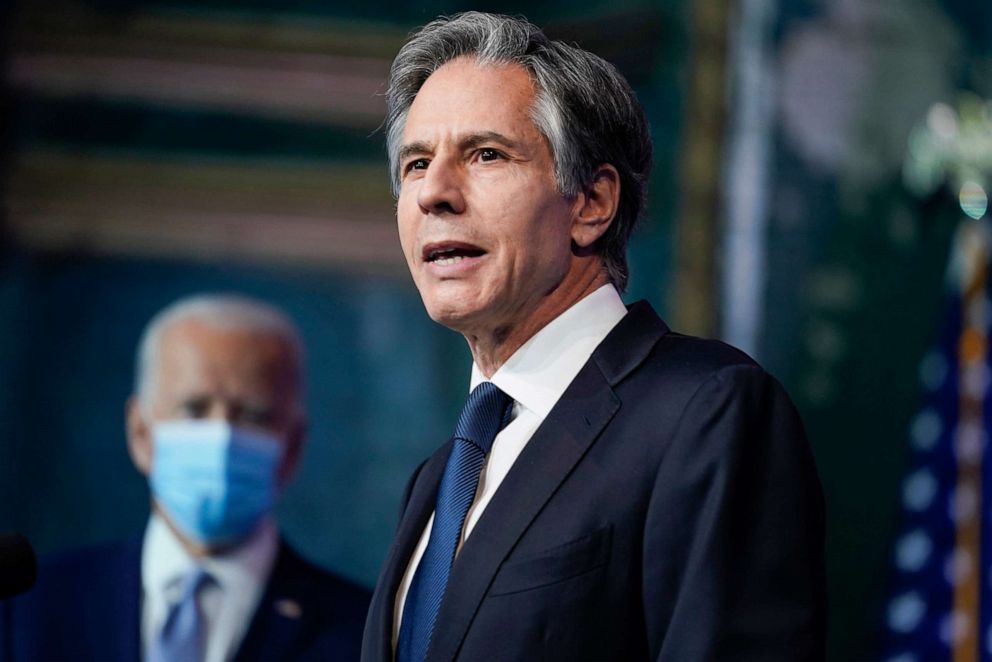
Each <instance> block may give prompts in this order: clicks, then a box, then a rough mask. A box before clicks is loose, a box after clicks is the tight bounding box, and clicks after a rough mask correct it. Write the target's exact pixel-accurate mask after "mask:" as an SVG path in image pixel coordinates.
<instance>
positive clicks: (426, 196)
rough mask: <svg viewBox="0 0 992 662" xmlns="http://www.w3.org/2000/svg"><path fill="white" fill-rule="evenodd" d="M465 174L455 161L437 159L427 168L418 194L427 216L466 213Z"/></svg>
mask: <svg viewBox="0 0 992 662" xmlns="http://www.w3.org/2000/svg"><path fill="white" fill-rule="evenodd" d="M463 185H464V181H463V172H462V168H461V166H460V165H459V164H458V163H456V162H454V160H453V159H447V158H435V159H433V160H432V161H431V162H430V163H429V164H428V166H427V171H426V172H425V173H424V178H423V180H421V182H420V190H419V191H418V193H417V204H418V205H420V209H421V210H422V211H423V212H424V213H425V214H461V213H463V212H464V211H465V197H464V194H463V190H462V189H463Z"/></svg>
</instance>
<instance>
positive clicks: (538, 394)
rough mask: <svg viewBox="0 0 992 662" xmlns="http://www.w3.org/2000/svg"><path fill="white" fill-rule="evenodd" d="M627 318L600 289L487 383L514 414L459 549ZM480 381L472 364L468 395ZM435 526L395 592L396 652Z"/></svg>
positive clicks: (615, 298) (609, 290) (612, 294)
mask: <svg viewBox="0 0 992 662" xmlns="http://www.w3.org/2000/svg"><path fill="white" fill-rule="evenodd" d="M626 314H627V308H626V307H625V306H624V305H623V301H622V300H621V299H620V295H619V294H617V291H616V289H615V288H614V287H613V285H603V286H602V287H600V288H599V289H598V290H596V291H595V292H593V293H591V294H589V295H588V296H587V297H585V298H584V299H582V300H581V301H578V302H577V303H575V304H573V305H572V307H571V308H569V309H568V310H566V311H565V312H563V313H562V314H561V315H559V316H558V317H556V318H555V319H553V320H552V321H551V322H549V323H548V324H547V326H545V327H544V328H543V329H541V330H540V331H538V332H537V333H536V334H534V335H533V336H532V337H531V338H530V339H529V340H528V341H527V342H526V343H524V344H523V345H521V346H520V348H519V349H517V351H516V352H514V353H513V355H512V356H511V357H510V358H509V359H507V361H506V363H504V364H503V365H502V366H500V368H499V370H497V371H496V373H495V374H494V375H493V376H492V378H491V379H490V380H489V381H491V382H492V383H493V384H495V385H496V386H498V387H499V389H500V390H501V391H503V392H504V393H506V394H507V395H509V396H510V397H511V398H513V401H514V403H513V415H512V418H511V420H510V422H509V423H508V424H507V426H506V427H505V428H503V429H502V430H501V431H500V433H499V434H497V435H496V439H495V440H494V441H493V447H492V449H491V450H490V451H489V455H488V456H487V457H486V463H485V466H484V467H483V469H482V475H481V476H480V478H479V487H478V489H477V491H476V495H475V500H474V501H473V502H472V505H471V506H470V507H469V510H468V514H467V515H466V516H465V525H464V527H463V529H462V538H461V541H460V542H459V548H460V547H461V545H462V544H464V542H465V540H467V539H468V536H469V534H470V533H471V532H472V529H473V528H474V527H475V525H476V523H478V521H479V518H480V517H482V513H483V511H484V510H485V509H486V506H487V505H488V504H489V501H490V499H492V498H493V495H494V494H495V493H496V490H497V488H499V485H500V483H501V482H503V478H504V477H505V476H506V474H507V473H508V472H509V471H510V467H512V466H513V463H514V462H516V460H517V457H518V456H519V455H520V453H521V452H522V451H523V449H524V446H526V445H527V442H528V441H530V438H531V437H532V436H533V435H534V432H536V431H537V428H538V427H540V425H541V423H543V422H544V419H545V418H547V416H548V414H549V413H550V412H551V409H552V408H553V407H554V406H555V403H556V402H558V400H559V398H561V396H562V394H563V393H564V392H565V389H567V388H568V385H569V384H571V383H572V380H573V379H575V376H576V375H577V374H578V373H579V370H581V369H582V366H583V365H585V363H586V361H587V360H588V359H589V356H590V355H591V354H592V353H593V350H595V349H596V347H597V346H598V345H599V343H601V342H602V341H603V339H604V338H605V337H606V335H607V334H608V333H609V332H610V331H611V330H612V329H613V327H614V326H616V325H617V322H619V321H620V320H621V319H622V318H623V316H624V315H626ZM483 381H486V377H485V375H483V374H482V372H481V371H480V370H479V367H478V366H477V365H475V363H473V364H472V381H471V386H470V389H469V392H471V391H472V389H474V388H475V387H476V386H478V385H479V383H481V382H483ZM433 524H434V515H433V514H432V515H431V518H430V520H428V522H427V526H426V527H425V528H424V532H423V533H422V534H421V536H420V541H419V542H418V543H417V547H416V548H415V549H414V551H413V555H412V556H411V557H410V563H409V565H407V568H406V573H405V574H404V575H403V581H402V582H401V583H400V587H399V590H398V591H397V592H396V602H395V612H394V618H393V649H394V650H395V648H396V640H397V638H398V637H399V631H400V621H401V620H402V618H403V605H404V604H405V603H406V594H407V591H408V590H409V589H410V582H411V581H413V575H414V573H415V572H416V569H417V566H418V565H419V564H420V559H421V557H422V556H423V555H424V550H425V549H426V548H427V541H428V539H429V538H430V534H431V527H432V526H433Z"/></svg>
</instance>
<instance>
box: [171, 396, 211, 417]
mask: <svg viewBox="0 0 992 662" xmlns="http://www.w3.org/2000/svg"><path fill="white" fill-rule="evenodd" d="M179 411H180V413H181V414H182V416H183V417H184V418H206V417H207V415H208V414H209V413H210V401H209V400H208V399H207V398H193V399H190V400H185V401H183V402H182V403H180V405H179Z"/></svg>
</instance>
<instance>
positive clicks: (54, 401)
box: [0, 0, 992, 660]
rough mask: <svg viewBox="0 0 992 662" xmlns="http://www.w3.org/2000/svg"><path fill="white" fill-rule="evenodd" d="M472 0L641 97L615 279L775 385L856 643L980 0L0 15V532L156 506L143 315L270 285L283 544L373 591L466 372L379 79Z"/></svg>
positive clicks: (987, 28)
mask: <svg viewBox="0 0 992 662" xmlns="http://www.w3.org/2000/svg"><path fill="white" fill-rule="evenodd" d="M466 9H483V10H489V11H500V12H503V13H522V14H524V15H526V16H527V17H528V18H529V19H530V20H532V21H534V22H536V23H538V24H539V25H542V26H543V27H545V28H546V31H547V32H548V33H549V34H551V36H553V37H556V38H561V39H566V40H568V41H574V42H578V43H579V44H580V45H582V46H584V47H585V48H588V49H590V50H593V51H595V52H597V53H599V54H600V55H602V56H604V57H606V58H607V59H609V60H611V61H612V62H614V63H615V64H616V65H617V66H618V67H619V68H620V69H621V70H622V71H623V72H624V73H625V74H626V75H627V77H628V78H629V80H630V81H631V83H632V84H633V86H634V87H635V89H636V91H637V93H638V95H639V97H640V99H641V100H642V102H643V104H644V106H645V108H646V111H647V113H648V116H649V120H650V122H651V125H652V131H653V140H654V148H655V169H654V175H653V178H652V182H651V187H650V192H649V196H650V197H649V204H648V212H647V216H646V218H645V222H644V224H643V226H642V227H641V228H640V229H639V230H638V232H637V233H636V234H635V237H634V240H633V245H632V246H631V258H632V260H631V261H632V282H631V287H630V291H629V292H628V293H627V295H626V296H625V299H626V300H627V301H633V300H636V299H640V298H647V299H649V300H650V301H651V302H652V303H653V304H654V305H655V307H656V308H657V309H658V310H659V311H660V312H661V313H662V315H663V316H665V317H666V318H667V319H668V321H669V322H670V323H671V324H672V325H673V326H674V327H676V328H677V329H679V330H683V331H688V332H693V333H700V334H704V335H710V336H717V337H723V338H725V339H727V340H729V341H730V342H733V343H736V344H740V345H742V346H743V347H744V348H745V349H746V350H747V351H749V352H751V353H752V354H754V355H755V356H756V357H757V358H758V359H759V360H760V361H761V362H762V363H763V364H764V365H765V366H766V367H767V368H769V370H771V372H773V373H774V374H775V375H777V376H778V377H779V379H781V380H782V381H783V382H784V383H785V385H786V387H787V388H788V390H789V391H790V393H791V394H792V395H793V397H794V399H795V400H796V402H797V404H798V405H799V407H800V410H801V411H802V413H803V416H804V419H805V421H806V424H807V427H808V431H809V435H810V438H811V441H812V443H813V445H814V450H815V452H816V455H817V460H818V463H819V467H820V471H821V474H822V478H823V483H824V488H825V492H826V495H827V499H828V516H829V524H828V527H829V530H828V536H829V540H828V560H829V574H830V593H831V634H830V637H831V638H830V646H831V648H830V657H831V659H834V660H861V659H872V655H873V654H874V651H875V650H876V649H875V646H876V643H875V642H876V635H877V630H878V623H879V621H880V618H881V613H882V600H883V597H884V588H885V580H886V573H887V568H888V559H889V553H890V551H889V550H890V546H891V536H892V534H893V532H894V530H895V526H896V517H897V514H898V507H899V481H900V478H901V476H902V473H903V470H904V465H905V460H906V457H907V452H908V446H907V441H906V439H907V435H906V428H907V425H908V422H909V420H910V418H911V416H912V414H913V411H914V408H915V407H916V404H917V401H918V397H919V387H918V380H917V366H918V364H919V361H920V358H921V357H922V356H923V353H924V351H925V348H926V346H927V344H928V342H930V340H931V339H932V338H933V336H934V334H935V332H936V329H937V327H938V315H939V307H940V295H941V288H942V282H943V272H944V269H945V262H946V259H947V252H948V244H949V241H950V237H951V235H952V233H953V230H954V227H955V225H956V223H957V222H958V218H959V216H960V212H959V211H958V210H957V209H956V203H955V201H954V200H952V199H950V198H948V197H943V196H940V195H937V196H933V197H931V198H928V199H926V200H920V199H919V198H917V197H915V196H914V195H912V194H911V193H910V192H909V191H908V190H907V189H906V187H905V185H904V184H903V182H902V174H901V173H902V164H903V161H904V158H905V149H906V140H907V136H908V134H909V131H910V129H911V128H912V127H913V126H914V125H915V124H916V123H918V122H921V121H923V120H924V118H925V117H926V114H927V112H928V109H929V108H930V107H931V106H932V104H933V103H935V102H938V101H945V102H949V103H953V102H954V101H955V99H956V98H957V95H958V94H959V92H960V91H961V90H969V91H972V92H974V93H977V94H978V95H980V96H982V97H985V98H989V97H992V5H990V4H989V3H978V2H970V1H968V0H929V1H927V0H906V1H904V2H892V1H883V0H832V1H826V0H824V1H814V0H777V1H776V0H737V1H731V0H714V1H713V2H701V1H700V2H690V1H689V0H667V1H654V2H649V1H638V0H623V1H618V0H613V1H611V2H606V1H605V0H585V1H571V2H564V1H555V2H546V3H541V4H540V6H537V5H535V4H534V3H523V2H510V1H506V2H490V3H480V2H475V3H473V2H445V1H440V0H438V1H436V2H424V3H395V4H394V3H392V2H386V1H385V0H371V1H367V2H363V3H341V2H317V1H316V0H298V1H295V2H294V1H289V2H276V1H275V0H254V1H251V0H240V1H236V0H231V1H227V2H222V1H214V2H195V3H194V2H178V1H175V2H173V1H163V2H142V1H139V0H104V1H97V0H92V1H80V2H58V1H56V2H50V3H43V4H39V3H28V2H20V3H18V2H14V3H8V4H7V5H0V12H3V15H2V16H0V25H2V26H3V29H4V32H3V38H4V42H3V46H4V48H3V58H4V65H5V68H4V71H5V75H4V88H3V105H2V107H0V113H2V114H0V130H2V136H0V140H2V143H3V145H4V147H5V149H4V153H3V161H2V166H3V171H2V173H3V177H2V180H0V181H2V184H0V186H2V189H0V193H2V196H3V212H2V213H3V216H2V217H0V378H2V381H0V384H2V388H0V529H15V530H19V531H22V532H23V533H25V534H26V535H27V536H28V537H29V538H30V539H31V541H32V542H33V544H34V545H35V547H36V548H37V549H38V550H39V551H40V552H43V553H44V552H50V551H54V550H57V549H61V548H65V547H70V546H74V545H78V544H81V543H88V542H95V541H99V540H105V539H109V538H115V537H120V536H123V535H128V534H131V533H134V532H136V531H139V530H140V529H141V527H142V525H143V523H144V520H145V517H146V516H147V491H146V489H145V487H144V484H143V482H142V480H141V479H140V477H139V476H138V474H137V472H136V471H134V470H133V468H132V467H131V465H130V462H129V460H128V457H127V454H126V451H125V446H124V424H123V411H124V400H125V398H126V397H127V396H128V394H129V393H130V389H131V387H132V373H133V358H134V351H135V346H136V343H137V339H138V335H139V333H140V331H141V329H142V327H143V325H144V324H145V322H146V321H147V320H148V319H149V317H151V315H153V314H154V313H155V312H156V311H157V310H158V309H160V308H161V307H163V306H164V305H166V304H168V303H169V302H171V301H173V300H174V299H176V298H178V297H180V296H183V295H185V294H188V293H191V292H196V291H204V290H207V291H232V290H233V291H239V292H244V293H247V294H250V295H254V296H259V297H262V298H264V299H267V300H269V301H272V302H274V303H276V304H278V305H279V306H281V307H283V308H284V309H285V310H286V311H287V312H288V313H289V314H290V315H291V316H292V317H293V318H294V319H296V321H297V322H298V323H299V326H300V328H301V331H302V334H303V337H304V340H305V342H306V345H307V348H308V371H309V379H308V382H309V388H308V399H307V402H308V406H309V411H310V417H311V422H312V426H311V434H310V443H309V447H308V449H307V453H306V457H305V462H304V464H303V469H302V471H301V473H300V475H299V477H298V479H297V481H296V482H295V484H294V485H293V486H292V487H291V488H290V490H289V492H288V494H287V495H286V498H285V500H284V502H283V504H282V506H281V521H282V523H283V526H284V528H285V530H286V532H287V535H288V536H289V537H290V538H291V539H292V540H293V541H294V542H296V544H297V545H298V546H299V547H300V548H301V549H302V550H303V551H304V552H305V553H306V554H307V555H308V556H310V557H312V558H314V559H315V560H317V561H319V562H321V563H322V564H324V565H326V566H328V567H330V568H332V569H334V570H336V571H338V572H341V573H343V574H345V575H348V576H350V577H353V578H354V579H356V580H358V581H360V582H362V583H364V584H367V585H370V586H371V585H372V584H373V583H374V581H375V577H376V574H377V570H378V567H379V564H380V563H381V561H382V559H383V556H384V554H385V550H386V546H387V545H388V543H389V540H390V537H391V534H392V528H393V526H394V524H395V521H396V510H397V507H398V505H399V504H398V502H399V497H400V493H401V491H402V488H403V486H404V484H405V481H406V478H407V477H408V475H409V474H410V472H411V471H412V470H413V469H414V467H416V465H417V464H418V463H419V462H420V460H421V459H423V458H424V457H425V456H426V455H427V454H428V453H429V452H430V451H431V450H433V449H434V448H435V447H436V446H437V445H438V444H439V443H441V441H443V440H444V438H445V437H446V436H447V434H448V433H449V431H450V426H451V422H452V420H453V417H454V416H455V414H456V412H457V408H458V407H459V406H460V403H461V402H462V399H463V397H464V393H465V389H466V388H467V384H468V377H469V368H470V363H469V361H470V357H469V355H468V352H467V350H466V348H465V346H464V341H463V340H462V339H461V338H460V337H459V336H457V335H455V334H453V333H451V332H449V331H447V330H445V329H443V328H441V327H438V326H437V325H435V324H433V323H432V322H431V321H430V320H429V319H428V318H427V316H426V314H425V313H424V311H423V308H422V306H421V304H420V300H419V297H418V295H417V293H416V291H415V289H414V288H413V286H412V284H411V282H410V281H409V278H408V275H407V273H406V269H405V265H404V264H403V260H402V256H401V255H400V251H399V246H398V242H397V240H396V236H395V229H394V218H393V201H392V198H391V196H390V193H389V189H388V181H387V176H386V167H385V155H384V150H383V135H382V132H381V131H380V130H378V128H379V126H380V123H381V121H382V116H383V111H384V107H385V105H384V100H383V97H382V94H383V92H384V89H385V77H386V73H387V71H388V67H389V63H390V61H391V59H392V56H393V55H394V54H395V52H396V50H397V49H398V48H399V46H400V44H401V43H402V41H403V39H404V37H405V35H406V34H407V33H408V32H409V31H410V30H412V29H413V28H415V27H417V26H419V25H422V24H423V23H425V22H427V21H429V20H430V19H431V18H433V17H435V16H436V15H438V14H442V13H453V12H456V11H462V10H466ZM590 93H591V94H592V93H594V92H593V91H590Z"/></svg>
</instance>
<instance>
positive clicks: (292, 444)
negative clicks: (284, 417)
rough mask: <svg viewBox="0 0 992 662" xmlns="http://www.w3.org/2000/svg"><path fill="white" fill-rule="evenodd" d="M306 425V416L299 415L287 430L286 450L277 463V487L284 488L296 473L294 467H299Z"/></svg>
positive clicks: (307, 423)
mask: <svg viewBox="0 0 992 662" xmlns="http://www.w3.org/2000/svg"><path fill="white" fill-rule="evenodd" d="M308 426H309V422H308V421H307V419H306V417H305V416H303V415H300V416H299V418H298V419H297V420H296V421H295V422H294V423H293V426H292V427H291V428H290V430H289V434H288V436H287V437H286V452H285V453H284V454H283V456H282V461H281V462H280V463H279V473H278V476H277V480H278V484H279V489H283V488H285V487H286V485H288V484H289V482H290V481H291V480H293V476H295V475H296V469H297V467H299V465H300V459H301V458H302V457H303V441H304V440H305V439H306V436H307V428H308Z"/></svg>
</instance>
